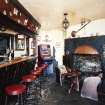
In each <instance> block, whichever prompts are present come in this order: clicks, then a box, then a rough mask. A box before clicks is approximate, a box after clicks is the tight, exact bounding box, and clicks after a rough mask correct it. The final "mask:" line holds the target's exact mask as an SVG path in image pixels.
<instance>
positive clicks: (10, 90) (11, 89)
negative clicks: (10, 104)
mask: <svg viewBox="0 0 105 105" xmlns="http://www.w3.org/2000/svg"><path fill="white" fill-rule="evenodd" d="M25 89H26V86H25V85H23V84H13V85H9V86H7V87H6V88H5V92H6V94H8V95H18V94H21V93H23V92H24V91H25Z"/></svg>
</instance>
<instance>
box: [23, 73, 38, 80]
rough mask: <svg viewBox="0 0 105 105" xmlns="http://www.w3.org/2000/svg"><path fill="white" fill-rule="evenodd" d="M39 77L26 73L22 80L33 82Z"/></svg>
mask: <svg viewBox="0 0 105 105" xmlns="http://www.w3.org/2000/svg"><path fill="white" fill-rule="evenodd" d="M36 78H37V76H34V75H32V74H29V75H25V76H23V77H22V81H23V82H32V81H33V80H35V79H36Z"/></svg>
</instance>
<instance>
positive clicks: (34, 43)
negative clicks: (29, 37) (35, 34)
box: [31, 39, 36, 49]
mask: <svg viewBox="0 0 105 105" xmlns="http://www.w3.org/2000/svg"><path fill="white" fill-rule="evenodd" d="M35 46H36V40H35V39H33V41H32V42H31V48H32V49H33V48H35Z"/></svg>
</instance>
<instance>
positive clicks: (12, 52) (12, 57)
mask: <svg viewBox="0 0 105 105" xmlns="http://www.w3.org/2000/svg"><path fill="white" fill-rule="evenodd" d="M11 59H14V50H11Z"/></svg>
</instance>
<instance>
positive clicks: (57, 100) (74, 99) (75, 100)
mask: <svg viewBox="0 0 105 105" xmlns="http://www.w3.org/2000/svg"><path fill="white" fill-rule="evenodd" d="M50 81H51V82H52V84H50V90H51V91H50V94H49V96H48V98H47V99H46V101H45V102H44V103H43V105H101V104H99V103H98V102H95V101H92V100H89V99H84V98H81V97H80V93H78V92H76V91H72V92H71V94H68V91H67V90H68V89H67V84H64V85H63V86H62V87H60V86H59V84H57V83H56V82H55V80H54V77H53V78H52V79H51V78H50V79H49V82H50Z"/></svg>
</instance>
